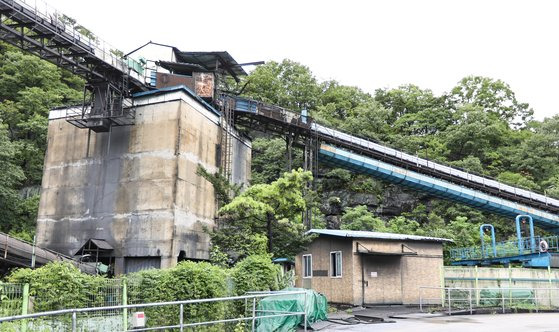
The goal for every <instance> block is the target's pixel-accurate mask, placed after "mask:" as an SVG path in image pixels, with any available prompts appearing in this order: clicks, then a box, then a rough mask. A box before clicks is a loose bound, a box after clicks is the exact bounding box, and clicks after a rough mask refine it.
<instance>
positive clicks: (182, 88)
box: [132, 84, 221, 116]
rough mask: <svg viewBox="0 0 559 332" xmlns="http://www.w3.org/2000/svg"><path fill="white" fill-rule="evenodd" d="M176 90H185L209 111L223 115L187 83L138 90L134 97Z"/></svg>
mask: <svg viewBox="0 0 559 332" xmlns="http://www.w3.org/2000/svg"><path fill="white" fill-rule="evenodd" d="M175 91H183V92H185V93H186V94H187V95H189V96H190V97H192V98H194V99H196V100H197V101H198V102H199V103H200V104H202V106H204V107H205V108H206V109H207V110H208V111H210V112H213V113H215V114H217V115H219V116H221V113H220V112H219V111H218V110H216V109H215V108H213V106H212V105H210V104H208V103H207V102H206V101H205V100H204V99H202V98H201V97H200V96H198V95H197V94H196V93H194V91H192V90H190V89H189V88H188V87H187V86H186V85H182V84H181V85H175V86H169V87H166V88H160V89H154V90H150V91H145V92H137V93H135V94H133V95H132V97H134V98H140V97H146V96H152V95H158V94H164V93H169V92H175Z"/></svg>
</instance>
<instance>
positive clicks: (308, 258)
mask: <svg viewBox="0 0 559 332" xmlns="http://www.w3.org/2000/svg"><path fill="white" fill-rule="evenodd" d="M303 278H312V255H303Z"/></svg>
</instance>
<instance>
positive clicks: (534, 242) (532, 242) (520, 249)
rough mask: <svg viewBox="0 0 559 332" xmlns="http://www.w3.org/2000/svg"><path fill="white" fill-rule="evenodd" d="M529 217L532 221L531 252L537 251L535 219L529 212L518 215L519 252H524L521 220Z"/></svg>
mask: <svg viewBox="0 0 559 332" xmlns="http://www.w3.org/2000/svg"><path fill="white" fill-rule="evenodd" d="M522 218H527V219H528V221H529V223H530V252H536V239H535V238H534V221H533V220H532V216H529V215H527V214H519V215H517V216H516V219H515V221H516V238H517V239H518V253H519V254H520V255H522V254H523V247H524V246H523V244H522V233H521V231H520V220H521V219H522Z"/></svg>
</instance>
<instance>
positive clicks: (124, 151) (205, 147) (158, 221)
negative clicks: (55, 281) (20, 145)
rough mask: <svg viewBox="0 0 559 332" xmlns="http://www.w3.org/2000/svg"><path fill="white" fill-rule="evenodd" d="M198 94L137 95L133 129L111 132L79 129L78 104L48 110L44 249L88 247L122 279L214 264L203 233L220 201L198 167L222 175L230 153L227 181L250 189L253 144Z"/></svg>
mask: <svg viewBox="0 0 559 332" xmlns="http://www.w3.org/2000/svg"><path fill="white" fill-rule="evenodd" d="M193 84H194V82H193ZM191 88H192V89H191ZM191 88H188V87H187V86H185V85H179V86H175V87H168V88H160V89H156V90H151V91H147V92H142V93H137V94H135V95H134V97H133V100H132V101H133V105H134V106H133V107H134V108H133V111H134V125H129V126H125V125H123V126H119V125H115V123H112V124H111V125H110V126H109V127H108V129H107V130H105V129H104V128H103V127H102V126H101V127H95V128H93V127H91V126H90V125H91V124H92V123H93V121H90V122H89V123H84V124H85V125H87V126H88V128H86V129H82V128H80V127H79V123H78V124H76V123H75V122H74V123H72V120H71V118H70V120H69V117H68V114H70V113H71V112H72V109H71V108H70V109H68V108H66V109H57V110H53V111H51V112H50V117H49V127H48V148H47V154H46V158H45V166H44V175H43V182H42V189H41V200H40V206H39V213H38V220H37V243H38V245H39V246H40V247H45V248H49V249H52V250H55V251H57V252H61V253H64V254H66V255H70V256H73V255H76V254H83V246H84V245H85V244H86V243H88V250H90V251H91V252H93V251H94V252H96V253H97V256H96V259H98V260H99V261H101V262H103V263H105V264H111V265H113V266H114V272H115V274H120V273H128V272H134V271H138V270H141V269H145V268H150V267H155V268H160V267H161V268H166V267H172V266H174V265H175V264H176V263H177V261H178V260H181V259H193V260H202V259H208V258H209V236H208V234H207V232H205V231H204V229H205V228H212V227H213V226H214V218H215V217H216V212H217V204H216V200H215V195H214V188H213V186H212V184H211V183H210V182H208V181H207V180H206V179H204V178H203V177H201V176H200V175H198V174H197V169H198V166H199V165H200V166H202V167H204V168H205V169H206V170H208V171H209V172H211V173H214V172H217V171H218V169H219V168H220V166H222V162H223V160H224V159H225V158H224V157H223V152H224V150H227V155H226V157H227V158H226V159H228V160H229V161H230V164H229V165H228V168H229V173H230V174H229V177H230V179H231V180H232V181H233V182H236V183H239V184H241V183H246V182H247V180H248V178H249V176H250V159H251V144H250V141H249V140H248V139H247V138H244V137H242V136H241V135H239V134H238V133H237V132H236V131H235V130H234V129H233V127H229V126H227V125H226V124H224V123H223V122H222V121H221V117H220V113H219V112H218V111H217V110H215V109H214V108H213V107H212V106H210V105H209V104H208V103H206V101H205V100H203V99H202V98H201V97H200V96H199V95H197V94H196V93H194V92H193V90H195V86H192V87H191ZM80 109H81V107H80ZM224 142H225V143H226V144H227V145H228V147H227V149H224V148H222V147H223V146H224ZM92 239H93V240H95V241H90V240H92ZM91 245H93V247H95V248H90V246H91ZM78 251H80V252H78Z"/></svg>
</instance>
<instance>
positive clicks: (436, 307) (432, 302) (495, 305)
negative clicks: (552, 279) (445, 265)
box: [419, 287, 559, 315]
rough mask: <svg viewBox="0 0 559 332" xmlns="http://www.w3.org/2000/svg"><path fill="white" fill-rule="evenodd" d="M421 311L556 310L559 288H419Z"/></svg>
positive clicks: (558, 307)
mask: <svg viewBox="0 0 559 332" xmlns="http://www.w3.org/2000/svg"><path fill="white" fill-rule="evenodd" d="M419 308H420V311H422V312H423V311H425V310H431V311H444V312H446V313H448V314H449V315H452V314H453V313H454V314H456V313H464V312H465V313H468V312H469V313H470V314H473V313H474V311H477V310H478V309H494V310H495V311H499V312H502V313H505V312H507V311H518V310H531V311H532V310H533V311H536V312H538V311H540V310H559V288H534V287H526V288H520V287H514V288H512V287H488V288H469V287H420V288H419Z"/></svg>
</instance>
